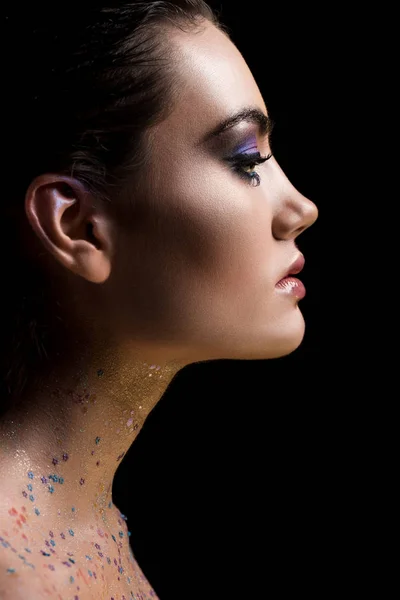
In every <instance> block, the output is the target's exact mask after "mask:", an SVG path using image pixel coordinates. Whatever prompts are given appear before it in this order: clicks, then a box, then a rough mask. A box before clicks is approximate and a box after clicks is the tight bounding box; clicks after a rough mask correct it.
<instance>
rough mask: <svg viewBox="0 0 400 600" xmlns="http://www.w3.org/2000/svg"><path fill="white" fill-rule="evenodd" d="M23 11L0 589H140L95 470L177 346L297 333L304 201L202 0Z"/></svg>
mask: <svg viewBox="0 0 400 600" xmlns="http://www.w3.org/2000/svg"><path fill="white" fill-rule="evenodd" d="M115 4H116V6H115ZM27 11H28V13H29V12H30V14H27V13H24V15H23V20H24V24H23V25H22V23H21V15H18V14H9V15H8V18H7V19H6V36H7V37H6V39H7V42H8V43H9V47H10V52H12V50H13V49H14V47H15V44H16V40H21V39H22V40H23V47H24V50H23V51H21V48H20V47H19V48H18V50H19V52H20V53H21V56H20V57H18V56H17V53H15V52H12V58H13V60H10V61H9V63H10V64H9V66H8V69H9V71H8V72H7V73H6V77H7V78H8V81H9V84H8V85H9V90H10V93H9V94H8V96H7V103H8V104H7V110H8V114H9V115H10V116H9V120H8V123H7V125H6V131H7V133H6V134H5V135H6V139H5V140H4V138H3V146H4V147H6V148H7V149H8V160H7V169H6V173H5V175H4V177H3V179H4V180H6V184H5V187H6V193H4V192H5V190H4V188H3V209H2V210H3V212H2V216H3V223H5V224H6V227H3V232H2V244H3V249H4V251H7V255H6V256H8V257H10V260H9V261H7V260H5V261H4V262H5V263H6V265H5V266H4V269H3V273H4V270H5V271H6V272H5V274H4V275H3V278H4V279H3V281H5V282H6V286H7V287H6V291H7V294H5V295H6V296H7V300H8V306H7V311H8V313H5V314H8V315H9V317H8V319H7V325H8V326H6V330H7V331H6V332H5V334H3V338H2V362H1V366H2V380H3V391H2V395H1V410H2V417H1V421H0V440H1V445H0V459H1V460H0V490H1V492H0V499H1V503H0V507H1V509H0V597H1V598H4V599H13V600H19V599H21V600H22V599H24V600H25V598H27V597H28V596H29V598H30V600H38V599H43V598H57V599H67V598H68V599H74V600H76V599H79V600H86V599H91V598H105V599H112V598H113V599H114V600H117V599H118V600H119V599H121V598H122V599H125V600H127V599H128V598H134V599H147V598H156V595H155V592H154V591H153V590H152V589H151V586H150V584H149V583H148V582H147V581H146V579H145V577H144V576H143V573H142V572H141V570H140V568H139V567H138V565H137V563H136V562H135V559H134V557H133V555H132V552H131V550H130V544H129V541H130V540H129V532H128V528H127V524H126V522H125V518H124V516H123V515H121V513H120V512H119V510H118V509H117V507H116V506H115V505H114V504H113V501H112V482H113V477H114V474H115V471H116V469H117V468H118V466H119V464H120V461H121V460H122V459H123V456H124V455H125V453H126V451H127V450H128V448H129V447H130V445H131V444H132V442H133V441H134V439H135V438H136V436H137V435H138V433H139V431H140V429H141V427H142V425H143V423H144V421H145V419H146V417H147V415H148V414H149V412H150V411H151V410H152V409H153V407H154V406H155V404H156V403H157V401H158V400H159V399H160V398H161V397H162V395H163V393H164V392H165V390H166V388H167V387H168V385H169V384H170V382H171V381H172V379H173V378H174V376H175V375H176V374H177V373H178V372H179V370H180V369H182V368H183V367H184V366H186V365H188V364H190V363H193V362H200V361H205V360H212V359H225V358H228V359H262V358H265V359H267V358H274V357H279V356H283V355H286V354H288V353H290V352H292V351H293V350H295V349H296V348H297V347H298V346H299V344H300V343H301V341H302V338H303V335H304V320H303V317H302V314H301V312H300V309H299V306H298V302H299V300H300V299H301V298H303V296H304V287H303V285H302V283H301V282H300V281H299V280H298V279H297V278H295V277H293V275H295V274H297V273H298V272H300V271H301V269H302V267H303V264H304V258H303V256H302V255H301V253H300V252H299V250H298V249H297V247H296V238H297V236H298V235H299V234H300V233H302V232H303V231H304V230H305V229H306V228H307V227H309V226H310V225H311V224H312V223H314V221H315V220H316V218H317V209H316V207H315V205H314V204H313V203H312V202H311V201H310V200H308V199H307V198H305V197H304V196H302V195H301V194H300V193H299V192H298V191H297V190H296V189H295V188H294V187H293V186H292V185H291V183H290V182H289V181H288V179H287V178H286V177H285V175H284V173H283V172H282V171H281V169H280V167H279V165H278V164H277V162H276V160H275V159H274V157H273V156H272V154H271V147H270V133H271V120H270V117H269V116H268V111H267V108H266V106H265V103H264V101H263V98H262V96H261V94H260V91H259V89H258V87H257V84H256V82H255V81H254V78H253V76H252V74H251V72H250V71H249V68H248V66H247V65H246V63H245V61H244V59H243V57H242V55H241V54H240V52H239V51H238V50H237V48H236V47H235V46H234V44H233V43H232V41H231V40H230V38H229V35H228V33H227V31H226V28H224V26H223V25H221V24H220V23H219V21H218V18H217V15H216V14H215V13H213V12H212V11H211V9H210V8H209V7H208V6H207V5H206V4H205V3H204V2H203V1H202V0H174V1H171V2H162V1H161V2H156V1H149V2H129V3H122V2H121V3H107V2H105V3H104V6H103V7H102V8H99V6H98V5H97V6H95V5H94V4H93V6H89V7H88V8H82V7H81V6H80V7H79V10H77V11H75V10H73V8H71V4H70V3H69V4H68V10H67V9H60V8H59V7H57V9H55V8H51V9H49V8H48V7H46V9H40V8H38V7H37V6H35V8H34V9H33V8H30V9H27ZM64 13H65V14H64ZM16 32H18V36H16ZM18 43H20V41H18ZM3 256H5V254H3Z"/></svg>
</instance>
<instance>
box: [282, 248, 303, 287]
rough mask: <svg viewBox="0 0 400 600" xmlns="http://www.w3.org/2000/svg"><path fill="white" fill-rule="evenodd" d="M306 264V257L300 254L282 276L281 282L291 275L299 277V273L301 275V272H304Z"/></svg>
mask: <svg viewBox="0 0 400 600" xmlns="http://www.w3.org/2000/svg"><path fill="white" fill-rule="evenodd" d="M305 262H306V261H305V258H304V256H303V255H302V254H301V253H300V254H299V255H298V256H297V258H296V259H295V260H294V261H293V262H292V264H291V266H290V267H289V269H288V270H287V271H286V273H285V274H284V275H282V277H281V279H280V280H279V281H281V280H282V279H285V277H289V275H297V273H300V271H302V270H303V267H304V264H305Z"/></svg>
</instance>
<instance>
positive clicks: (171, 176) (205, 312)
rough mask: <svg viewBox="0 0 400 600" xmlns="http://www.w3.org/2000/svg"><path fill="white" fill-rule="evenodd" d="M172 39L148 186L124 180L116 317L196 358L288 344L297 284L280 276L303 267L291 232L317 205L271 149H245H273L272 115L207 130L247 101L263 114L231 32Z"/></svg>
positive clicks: (269, 353)
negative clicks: (173, 69) (165, 109)
mask: <svg viewBox="0 0 400 600" xmlns="http://www.w3.org/2000/svg"><path fill="white" fill-rule="evenodd" d="M175 43H176V44H178V46H179V49H180V57H181V58H180V65H179V66H180V72H181V89H180V94H179V98H178V101H177V103H176V105H175V110H174V111H173V113H172V114H171V115H170V116H169V117H168V118H167V119H166V120H165V121H163V122H162V123H160V124H158V125H157V126H156V127H155V128H154V129H153V130H152V131H151V136H150V139H151V147H152V151H151V160H150V164H149V167H148V169H147V170H146V172H145V173H143V178H144V181H145V182H146V184H145V186H144V187H145V191H144V192H142V191H141V192H140V194H137V195H135V189H134V188H132V190H131V195H132V199H131V204H132V206H133V209H132V211H131V213H130V215H126V218H125V219H124V222H125V226H124V228H123V230H122V231H121V230H120V231H119V240H118V245H119V256H120V258H119V260H118V263H117V265H116V269H114V272H113V274H112V277H111V279H113V281H114V283H116V285H117V288H118V290H119V293H118V317H119V318H120V328H122V327H124V331H125V334H126V336H130V337H131V338H132V337H134V338H135V339H139V338H140V339H142V340H150V341H151V340H154V341H155V340H157V341H158V342H161V343H162V342H165V345H166V346H168V347H169V348H170V349H171V350H172V351H173V352H172V353H173V354H175V355H179V354H181V355H182V356H184V357H190V359H191V360H195V361H196V360H198V361H200V360H208V359H212V358H237V359H241V358H244V359H247V358H248V359H262V358H273V357H279V356H282V355H285V354H287V353H290V352H292V351H293V350H294V349H296V348H297V347H298V345H299V344H300V343H301V341H302V338H303V335H304V320H303V316H302V313H301V311H300V308H299V300H300V299H301V298H302V297H303V295H304V290H303V289H302V286H301V285H300V284H298V283H297V282H296V280H293V279H291V278H289V279H285V280H284V281H282V279H284V278H285V277H286V276H288V274H290V273H292V274H295V273H296V272H298V271H299V270H300V269H301V267H302V255H301V254H300V252H299V250H298V249H297V247H296V243H295V240H296V238H297V236H298V235H299V234H301V233H302V232H303V231H304V230H305V229H306V228H307V227H309V226H310V225H311V224H312V223H314V221H315V220H316V218H317V209H316V207H315V205H314V204H313V203H312V202H311V201H310V200H308V199H307V198H305V197H304V196H302V194H300V193H299V192H298V191H297V190H296V189H295V188H294V187H293V185H292V184H291V183H290V182H289V180H288V179H287V177H286V176H285V174H284V173H283V172H282V170H281V168H280V167H279V165H278V163H277V161H276V160H275V158H274V157H271V158H269V160H266V161H265V162H263V163H262V164H260V165H257V164H256V159H254V158H252V155H254V154H256V156H260V157H268V156H269V155H270V153H271V148H270V144H269V135H268V119H266V118H265V119H260V118H258V119H254V121H251V120H244V121H238V123H237V124H236V125H235V126H232V127H229V128H227V129H226V130H225V131H223V132H222V133H221V134H220V135H216V136H212V135H210V134H211V133H212V132H214V131H215V130H216V129H217V128H218V126H219V125H220V124H221V123H223V122H224V121H226V120H227V119H228V118H230V117H231V116H232V115H235V114H236V113H238V112H241V111H244V110H246V109H254V111H259V112H260V113H263V114H264V115H265V116H267V115H268V112H267V108H266V106H265V103H264V101H263V98H262V96H261V94H260V91H259V89H258V87H257V84H256V82H255V80H254V78H253V76H252V74H251V72H250V70H249V68H248V66H247V64H246V62H245V61H244V59H243V57H242V55H241V54H240V52H239V51H238V49H237V48H236V47H235V46H234V44H232V42H231V41H230V40H229V39H228V38H227V37H226V36H225V35H224V34H223V33H222V32H221V31H219V30H217V29H216V28H215V27H213V26H212V25H207V26H206V29H205V31H204V32H202V33H200V34H197V35H191V36H188V35H185V34H180V33H178V34H176V36H175ZM254 114H256V113H255V112H254ZM257 121H258V122H257ZM249 157H250V160H249ZM246 160H247V163H246ZM241 163H242V164H241ZM114 289H115V288H114ZM114 316H117V315H116V314H115V313H114Z"/></svg>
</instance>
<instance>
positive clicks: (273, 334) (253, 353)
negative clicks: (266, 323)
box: [238, 309, 305, 360]
mask: <svg viewBox="0 0 400 600" xmlns="http://www.w3.org/2000/svg"><path fill="white" fill-rule="evenodd" d="M260 333H261V335H260ZM304 333H305V322H304V317H303V315H302V313H301V312H300V310H299V309H297V310H296V311H295V313H294V314H293V315H292V316H291V317H289V318H286V319H284V320H282V321H281V322H277V323H276V324H275V326H274V328H273V329H272V330H271V328H270V327H268V329H267V330H265V331H262V329H261V328H260V330H259V331H258V332H255V339H253V343H252V344H251V346H250V347H249V352H246V353H245V354H246V356H243V357H242V358H244V359H257V360H260V359H261V360H262V359H271V358H281V357H283V356H287V355H288V354H291V353H292V352H294V351H295V350H297V348H298V347H299V346H300V344H301V343H302V341H303V339H304ZM238 358H240V357H238Z"/></svg>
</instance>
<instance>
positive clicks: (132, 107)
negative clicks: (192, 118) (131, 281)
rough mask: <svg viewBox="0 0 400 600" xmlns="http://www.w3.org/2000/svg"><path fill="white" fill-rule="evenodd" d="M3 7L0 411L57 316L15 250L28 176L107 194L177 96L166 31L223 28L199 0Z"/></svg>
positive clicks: (43, 346) (44, 353) (44, 358)
mask: <svg viewBox="0 0 400 600" xmlns="http://www.w3.org/2000/svg"><path fill="white" fill-rule="evenodd" d="M5 12H6V17H5V35H4V33H3V39H5V43H6V45H7V52H8V53H9V57H11V58H8V59H6V60H5V61H3V62H5V63H6V64H5V65H4V66H5V81H4V80H3V90H4V92H3V99H4V96H5V113H4V116H5V118H6V121H7V123H6V124H5V130H6V131H5V132H4V128H3V140H2V145H3V148H5V152H6V156H7V159H6V169H5V174H4V176H3V200H2V203H3V206H2V207H1V215H2V224H3V227H2V232H1V237H0V249H1V251H2V255H3V263H6V264H5V266H3V307H5V311H6V312H5V313H4V317H5V318H4V319H3V325H2V338H1V342H0V374H1V384H0V414H1V412H2V411H3V412H4V410H5V408H6V407H7V406H8V405H10V404H11V401H15V400H16V398H17V397H18V396H20V395H22V393H23V391H24V389H25V388H26V387H27V385H28V383H29V382H30V381H33V380H34V379H35V377H36V376H38V374H39V373H40V372H41V370H42V368H43V367H46V364H47V363H48V361H49V360H50V359H51V349H52V344H51V338H52V335H53V334H54V331H55V330H56V328H57V319H59V318H58V315H57V311H56V307H55V306H54V307H53V309H52V310H50V311H49V309H48V304H47V303H46V302H45V299H46V298H47V297H48V294H49V287H50V286H51V282H49V281H48V278H47V279H46V278H44V277H43V275H42V274H41V273H40V272H39V271H38V269H36V268H35V265H32V264H31V263H30V261H29V260H28V259H27V256H26V252H24V251H23V246H24V240H25V237H26V231H27V229H26V227H27V218H26V215H25V213H24V200H25V195H26V191H27V189H28V187H29V185H30V183H31V182H32V181H33V180H34V179H35V177H37V176H38V175H41V174H44V173H59V174H64V175H68V176H71V177H73V178H74V179H76V180H78V181H80V182H81V183H82V184H83V185H85V186H86V188H87V189H88V190H89V191H91V192H92V193H93V194H95V196H96V197H98V198H100V199H101V200H104V201H105V202H112V200H113V199H115V198H116V196H117V195H118V193H119V192H120V191H122V190H123V189H124V185H125V184H126V182H127V181H128V180H129V181H132V178H133V180H134V181H140V179H141V177H143V175H141V173H142V172H143V168H144V167H145V165H146V162H147V161H148V159H149V155H150V150H151V143H150V141H151V138H150V137H149V136H148V135H147V134H148V133H149V131H150V128H151V127H152V126H154V125H155V124H157V123H158V122H161V121H162V120H164V119H165V118H166V117H167V116H168V114H170V111H171V110H172V109H173V107H174V103H175V99H176V97H177V94H179V68H178V65H179V63H178V61H177V60H176V58H177V55H176V53H175V51H174V49H173V47H172V44H171V43H169V38H168V35H167V34H168V32H171V28H178V29H180V30H182V31H185V32H193V33H196V32H197V31H201V28H202V24H204V20H207V21H209V22H211V23H212V24H213V25H215V26H216V27H217V28H219V29H220V30H221V31H223V32H224V33H225V34H226V35H227V36H228V37H229V31H228V28H227V27H226V26H224V25H223V24H222V23H220V21H219V14H218V13H217V12H216V11H214V10H213V9H212V8H211V7H210V6H209V5H208V4H206V3H205V2H204V1H203V0H171V1H158V0H154V1H152V0H149V1H145V2H135V1H133V2H115V1H114V2H112V1H110V2H104V3H101V2H92V1H88V0H85V2H80V3H79V5H78V4H77V6H76V7H75V6H74V3H72V2H66V3H50V4H48V3H43V4H41V3H37V2H34V3H30V4H28V5H27V7H26V8H25V7H24V9H23V10H21V9H20V7H19V4H18V3H16V5H15V7H14V5H13V6H11V5H10V7H7V8H6V9H5ZM3 19H4V17H3ZM4 133H5V139H4ZM3 167H4V164H3ZM4 185H5V188H6V189H4ZM24 228H25V229H24ZM7 258H8V259H9V260H6V259H7Z"/></svg>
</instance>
